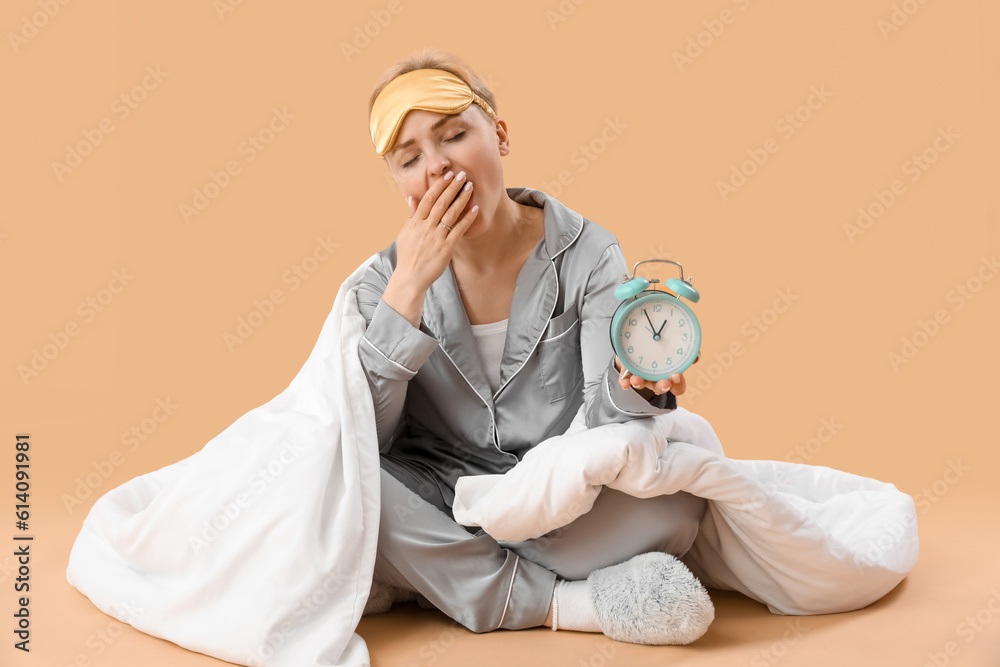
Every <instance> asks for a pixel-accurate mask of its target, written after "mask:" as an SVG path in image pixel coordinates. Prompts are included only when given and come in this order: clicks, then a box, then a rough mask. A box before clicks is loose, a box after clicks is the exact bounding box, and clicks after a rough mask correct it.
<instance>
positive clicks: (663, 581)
mask: <svg viewBox="0 0 1000 667" xmlns="http://www.w3.org/2000/svg"><path fill="white" fill-rule="evenodd" d="M587 588H588V591H589V593H590V599H591V601H592V602H593V603H594V610H595V611H596V612H597V623H598V625H600V627H601V631H602V632H603V633H604V634H605V635H607V636H608V637H610V638H611V639H616V640H618V641H622V642H629V643H632V644H656V645H660V644H690V643H691V642H693V641H694V640H696V639H698V638H699V637H701V636H702V635H703V634H705V631H706V630H708V626H709V625H711V623H712V621H713V620H715V607H714V606H713V605H712V599H711V598H710V597H709V596H708V591H706V590H705V587H704V586H702V585H701V582H700V581H698V579H697V577H695V576H694V574H692V573H691V570H689V569H688V568H687V566H685V565H684V564H683V563H681V562H680V561H679V560H677V559H676V558H674V557H673V556H671V555H670V554H668V553H663V552H660V551H652V552H650V553H645V554H639V555H638V556H635V557H633V558H631V559H629V560H627V561H625V562H624V563H619V564H618V565H611V566H608V567H605V568H601V569H600V570H594V571H593V572H591V573H590V576H589V577H587Z"/></svg>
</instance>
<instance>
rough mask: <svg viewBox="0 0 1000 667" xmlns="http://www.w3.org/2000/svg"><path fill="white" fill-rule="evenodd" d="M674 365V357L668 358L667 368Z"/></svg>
mask: <svg viewBox="0 0 1000 667" xmlns="http://www.w3.org/2000/svg"><path fill="white" fill-rule="evenodd" d="M672 363H674V358H673V357H667V366H669V365H670V364H672Z"/></svg>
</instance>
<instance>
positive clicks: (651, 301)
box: [611, 259, 701, 382]
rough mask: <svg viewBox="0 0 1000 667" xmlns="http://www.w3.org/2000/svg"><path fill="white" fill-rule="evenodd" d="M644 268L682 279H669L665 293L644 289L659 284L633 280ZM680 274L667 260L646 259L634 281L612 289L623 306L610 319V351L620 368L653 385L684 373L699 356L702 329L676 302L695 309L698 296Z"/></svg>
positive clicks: (679, 266) (682, 306) (625, 281)
mask: <svg viewBox="0 0 1000 667" xmlns="http://www.w3.org/2000/svg"><path fill="white" fill-rule="evenodd" d="M647 262H665V263H667V264H674V265H676V266H677V268H678V269H680V273H681V277H680V279H677V278H670V279H668V280H667V282H666V283H665V286H666V287H667V289H669V290H671V291H673V292H674V294H671V293H669V292H664V291H662V290H657V289H648V288H649V286H650V285H651V284H653V283H658V282H660V281H659V280H657V279H650V278H643V277H636V274H635V272H636V268H638V266H639V265H640V264H645V263H647ZM691 280H692V278H691V277H690V276H689V277H688V278H687V279H685V278H684V268H683V267H682V266H681V265H680V264H678V263H677V262H674V261H672V260H669V259H644V260H642V261H641V262H636V264H635V266H633V267H632V275H631V276H625V280H624V282H623V283H622V284H621V285H619V286H618V287H616V288H615V298H616V299H619V300H622V303H620V304H619V305H618V310H616V311H615V314H614V317H612V318H611V346H612V347H613V348H614V350H615V354H616V355H618V359H619V360H620V361H621V363H622V365H623V366H624V367H625V368H627V369H628V370H629V371H630V372H631V373H632V374H633V375H638V376H639V377H641V378H644V379H646V380H650V381H652V382H657V381H659V380H663V379H666V378H668V377H670V376H671V375H672V374H673V373H683V372H684V370H685V369H687V367H688V366H690V365H691V364H693V363H694V360H695V359H697V358H698V354H699V353H700V351H701V324H699V322H698V318H697V317H696V316H695V314H694V311H693V310H691V307H690V306H688V305H687V304H686V303H684V302H683V301H681V299H680V297H683V298H685V299H687V300H688V301H691V302H692V303H697V302H698V300H699V299H701V295H700V294H698V290H696V289H695V288H694V287H692V286H691Z"/></svg>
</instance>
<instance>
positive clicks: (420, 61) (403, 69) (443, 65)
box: [368, 46, 500, 158]
mask: <svg viewBox="0 0 1000 667" xmlns="http://www.w3.org/2000/svg"><path fill="white" fill-rule="evenodd" d="M417 69H443V70H445V71H446V72H451V73H452V74H454V75H455V76H457V77H458V78H460V79H461V80H462V81H465V83H467V84H469V88H471V89H472V92H474V93H475V94H476V95H479V96H480V97H481V98H483V99H484V100H486V103H487V104H489V105H490V106H491V107H492V108H493V111H494V112H496V114H497V115H498V116H499V115H500V110H499V109H497V100H496V96H495V95H494V94H493V91H491V90H490V89H489V87H488V86H487V85H486V82H485V81H483V80H482V79H481V78H479V75H477V74H476V73H475V72H474V71H473V70H472V68H471V67H469V66H468V65H466V64H465V61H463V60H462V59H461V58H459V57H458V56H456V55H455V54H454V53H451V52H449V51H445V50H444V49H438V48H435V47H432V46H428V47H425V48H424V49H423V50H421V51H414V52H413V53H411V54H410V55H408V56H407V57H406V58H404V59H403V60H401V61H399V62H398V63H396V64H395V65H393V66H392V67H390V68H389V69H387V70H386V71H385V73H384V74H383V75H382V78H381V79H379V82H378V84H377V85H376V86H375V90H373V91H372V94H371V96H370V97H369V98H368V117H369V118H370V117H371V115H372V107H373V106H375V99H376V98H377V97H378V94H379V93H381V92H382V89H383V88H385V87H386V86H388V85H389V82H390V81H392V80H393V79H395V78H396V77H397V76H400V75H402V74H406V73H407V72H412V71H413V70H417ZM472 106H474V107H475V108H477V109H479V112H480V113H481V114H482V115H483V118H485V119H486V120H487V121H488V122H489V123H490V124H491V125H492V124H493V119H492V118H490V115H489V114H488V113H486V111H485V110H484V109H483V108H482V107H481V106H479V105H478V104H473V105H472ZM382 157H383V158H385V156H382Z"/></svg>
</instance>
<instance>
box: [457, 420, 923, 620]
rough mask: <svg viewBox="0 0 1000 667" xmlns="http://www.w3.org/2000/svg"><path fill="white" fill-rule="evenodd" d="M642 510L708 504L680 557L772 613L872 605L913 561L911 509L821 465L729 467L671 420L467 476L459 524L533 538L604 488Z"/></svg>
mask: <svg viewBox="0 0 1000 667" xmlns="http://www.w3.org/2000/svg"><path fill="white" fill-rule="evenodd" d="M603 485H606V486H608V487H610V488H612V489H617V490H619V491H622V492H624V493H628V494H631V495H633V496H638V497H640V498H648V497H651V496H656V495H660V494H667V493H676V492H678V491H687V492H688V493H691V494H693V495H696V496H700V497H702V498H706V499H708V501H709V503H708V511H707V512H706V513H705V516H704V518H703V519H702V521H701V524H700V526H699V534H698V536H697V538H696V539H695V542H694V545H693V546H692V547H691V550H690V551H689V552H688V553H687V554H686V555H685V556H684V557H683V558H682V560H683V561H684V563H685V564H687V566H688V567H689V568H690V569H691V571H692V572H694V574H695V575H696V576H697V577H698V578H699V579H700V580H701V581H702V583H704V584H705V585H706V586H708V587H711V588H718V589H722V590H736V591H739V592H741V593H743V594H744V595H747V596H748V597H751V598H753V599H755V600H757V601H759V602H763V603H764V604H766V605H767V606H768V608H769V609H770V610H771V611H772V612H774V613H776V614H829V613H835V612H841V611H851V610H854V609H859V608H861V607H864V606H865V605H868V604H871V603H872V602H874V601H875V600H877V599H879V598H880V597H882V596H883V595H885V594H886V593H888V592H889V591H890V590H892V588H893V587H895V586H896V585H897V584H898V583H899V582H900V581H902V580H903V578H904V577H906V575H907V574H909V572H910V571H911V570H912V569H913V566H914V565H915V564H916V561H917V551H918V539H917V518H916V508H915V506H914V503H913V498H911V497H910V496H908V495H907V494H905V493H902V492H900V491H898V490H897V489H896V487H895V486H893V485H892V484H886V483H884V482H880V481H877V480H874V479H870V478H866V477H859V476H857V475H852V474H850V473H847V472H842V471H840V470H834V469H832V468H827V467H824V466H812V465H806V464H800V463H787V462H783V461H745V460H735V459H729V458H726V456H725V455H724V454H723V450H722V444H721V443H720V442H719V439H718V437H717V436H716V434H715V431H714V430H712V427H711V425H710V424H709V423H708V421H706V420H705V419H704V418H702V417H700V416H698V415H696V414H694V413H692V412H690V411H688V410H686V409H684V408H682V407H679V408H677V410H675V411H673V412H671V413H669V414H665V415H658V416H655V417H651V418H646V419H640V420H636V421H632V422H628V423H625V424H608V425H605V426H599V427H596V428H592V429H587V428H585V426H584V423H583V411H582V409H581V411H580V412H579V413H577V417H576V419H575V420H574V422H573V423H572V424H571V425H570V427H569V428H568V429H567V430H566V433H565V434H563V435H561V436H556V437H553V438H549V439H548V440H546V441H544V442H542V443H540V444H539V445H537V446H536V447H534V448H533V449H531V450H530V451H529V452H528V453H527V454H526V455H525V456H524V457H523V458H522V460H521V461H520V462H519V463H518V464H517V465H516V466H514V468H513V469H511V470H510V471H508V472H507V473H506V474H504V475H480V476H476V477H461V478H459V480H458V483H457V485H456V487H455V504H454V508H453V509H454V512H455V519H456V520H457V521H458V522H459V523H462V524H464V525H467V526H481V527H483V529H484V530H485V531H486V532H487V533H489V534H490V535H492V536H493V537H494V538H496V539H497V540H510V541H518V540H525V539H529V538H533V537H540V536H542V535H544V534H546V533H548V532H549V531H551V530H554V529H556V528H558V527H560V526H563V525H566V524H568V523H570V522H571V521H572V520H573V519H575V518H576V517H578V516H580V515H581V514H584V513H586V512H588V511H589V510H590V508H591V507H592V506H593V504H594V500H595V499H596V498H597V495H598V493H599V492H600V490H601V487H602V486H603Z"/></svg>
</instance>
